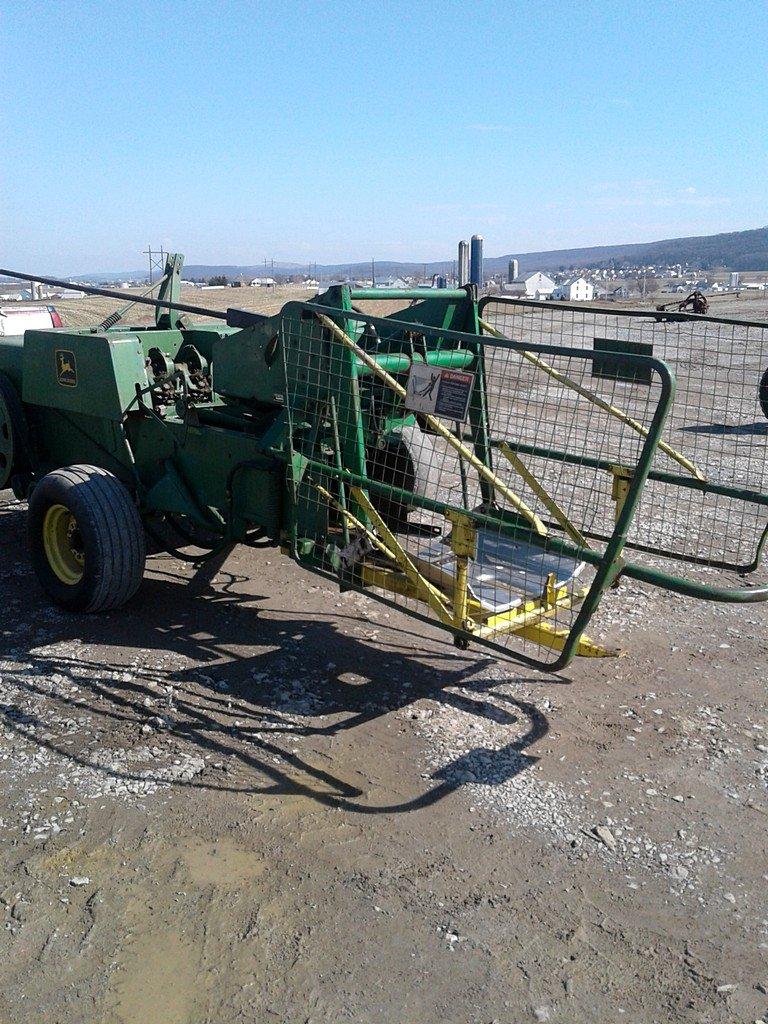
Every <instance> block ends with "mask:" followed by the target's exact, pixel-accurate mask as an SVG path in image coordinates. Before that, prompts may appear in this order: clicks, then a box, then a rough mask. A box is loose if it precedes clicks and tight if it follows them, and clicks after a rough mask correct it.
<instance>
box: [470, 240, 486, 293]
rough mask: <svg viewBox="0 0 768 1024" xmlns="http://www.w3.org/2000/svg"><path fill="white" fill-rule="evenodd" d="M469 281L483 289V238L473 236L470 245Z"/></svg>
mask: <svg viewBox="0 0 768 1024" xmlns="http://www.w3.org/2000/svg"><path fill="white" fill-rule="evenodd" d="M469 281H470V284H474V285H477V287H478V288H482V287H483V236H482V235H472V240H471V242H470V243H469Z"/></svg>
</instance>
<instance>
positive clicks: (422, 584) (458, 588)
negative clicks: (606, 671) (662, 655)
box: [315, 484, 619, 657]
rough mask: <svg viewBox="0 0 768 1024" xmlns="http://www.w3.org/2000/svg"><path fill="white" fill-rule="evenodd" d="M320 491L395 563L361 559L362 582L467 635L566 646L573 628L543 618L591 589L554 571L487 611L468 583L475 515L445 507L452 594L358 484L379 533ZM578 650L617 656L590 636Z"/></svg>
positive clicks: (357, 494)
mask: <svg viewBox="0 0 768 1024" xmlns="http://www.w3.org/2000/svg"><path fill="white" fill-rule="evenodd" d="M315 486H316V488H317V491H318V492H319V493H320V494H321V495H322V496H323V498H325V500H326V501H328V503H329V504H331V505H333V507H334V508H336V509H337V511H338V512H339V513H340V514H341V515H343V516H344V517H345V518H346V520H347V523H348V525H350V526H351V527H353V528H354V529H356V530H359V531H360V532H361V533H363V534H364V535H365V536H367V537H368V539H369V540H370V541H371V543H372V544H373V545H374V546H375V547H376V548H377V550H378V551H379V552H380V553H381V554H382V555H384V557H385V558H387V559H388V560H389V561H391V562H392V563H393V565H391V566H387V565H379V564H377V563H374V562H368V561H365V560H364V561H363V563H362V565H361V567H360V574H361V579H362V582H363V585H364V586H368V587H377V588H379V589H381V590H386V591H389V592H390V593H393V594H398V595H400V596H403V597H408V598H410V599H412V600H417V601H422V602H423V603H424V604H427V605H428V606H429V607H430V608H431V609H432V611H433V612H434V613H435V614H436V615H437V617H438V619H439V620H440V622H441V623H443V625H446V626H450V627H451V628H452V629H454V630H456V631H457V632H459V631H460V632H461V633H468V634H469V635H470V636H475V637H477V638H479V639H480V638H482V639H492V638H494V637H498V636H502V635H504V634H507V633H515V634H517V635H518V636H520V637H522V638H523V639H526V640H531V641H534V642H536V643H538V644H541V645H543V646H545V647H550V648H553V649H554V650H562V648H563V646H564V644H565V641H566V638H567V636H568V633H569V630H567V629H557V628H555V627H554V626H553V625H552V624H551V623H548V622H546V621H545V619H546V618H547V617H548V616H551V615H554V614H555V613H556V612H557V611H558V610H559V609H563V610H565V609H570V608H573V607H574V606H575V605H577V604H578V603H579V602H580V601H582V600H583V599H584V597H585V596H586V594H587V592H588V590H589V587H588V586H584V587H579V588H577V589H574V590H570V591H569V588H568V587H567V586H558V585H557V580H556V578H555V574H554V573H550V575H549V576H548V578H547V582H546V586H545V588H544V592H543V593H542V594H541V595H540V596H539V597H536V598H532V599H530V600H528V601H524V602H522V603H521V604H520V605H518V606H517V607H516V608H511V609H509V611H506V612H500V613H498V614H496V615H492V614H489V613H488V612H487V611H485V609H483V607H482V605H481V604H480V602H479V601H477V599H476V598H475V597H474V595H473V594H472V592H471V590H470V587H469V562H470V559H473V558H475V557H476V554H477V526H476V524H475V522H474V520H473V519H472V517H471V516H468V515H465V514H463V513H461V512H458V511H454V510H453V509H448V510H446V513H445V515H446V519H448V521H449V522H450V523H451V534H450V538H449V543H450V547H451V551H452V552H453V554H454V557H455V559H456V578H455V582H454V583H453V586H452V588H451V589H452V593H447V594H446V593H444V592H443V590H441V589H440V587H438V586H436V585H435V584H434V583H432V582H431V581H430V580H428V579H427V578H426V576H425V575H424V574H423V573H422V572H421V571H420V570H419V567H418V565H417V564H416V563H415V562H414V560H413V559H412V558H411V556H410V555H409V554H408V552H407V551H406V550H405V548H403V546H402V544H401V543H400V542H399V540H398V539H397V537H395V535H394V534H393V533H392V531H391V530H390V529H389V527H388V526H387V524H386V523H385V522H384V520H383V519H382V518H381V516H380V515H379V513H378V512H377V511H376V509H375V508H374V506H373V504H372V503H371V500H370V498H369V497H368V495H367V493H366V492H365V491H364V490H363V489H362V488H360V487H352V488H351V493H352V497H353V498H354V499H355V501H356V502H357V504H358V505H359V507H360V508H361V509H362V510H363V511H364V512H365V514H366V515H367V516H368V517H369V519H370V520H371V522H372V523H373V526H374V528H375V532H374V530H372V529H369V528H368V527H367V526H365V525H364V524H363V523H362V522H361V521H360V520H359V519H357V518H356V517H355V516H354V515H353V514H352V513H351V512H349V511H347V510H346V509H344V508H343V507H342V506H341V504H340V503H339V502H338V501H336V499H335V498H334V497H333V495H332V494H331V493H330V492H329V491H328V490H327V489H326V488H324V487H322V486H320V485H318V484H316V485H315ZM576 653H577V654H579V655H581V656H583V657H607V656H610V655H615V654H618V653H619V652H618V651H614V650H610V649H608V648H606V647H602V646H601V645H599V644H596V643H594V642H593V641H591V640H590V639H589V638H588V637H585V636H582V637H581V639H580V640H579V644H578V648H577V652H576Z"/></svg>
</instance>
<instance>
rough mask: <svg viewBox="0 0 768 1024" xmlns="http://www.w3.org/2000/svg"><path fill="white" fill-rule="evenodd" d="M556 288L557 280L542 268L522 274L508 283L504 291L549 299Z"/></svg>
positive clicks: (528, 297)
mask: <svg viewBox="0 0 768 1024" xmlns="http://www.w3.org/2000/svg"><path fill="white" fill-rule="evenodd" d="M554 290H555V282H554V281H553V280H552V278H551V277H547V275H546V274H542V272H541V271H540V270H536V271H534V273H532V274H521V275H520V276H519V277H516V278H515V280H514V281H512V282H511V283H510V284H508V285H506V286H505V288H504V291H505V292H507V293H509V294H512V295H521V296H525V298H527V299H548V298H549V297H550V296H551V295H552V292H553V291H554Z"/></svg>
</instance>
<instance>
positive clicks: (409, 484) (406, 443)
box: [367, 426, 438, 523]
mask: <svg viewBox="0 0 768 1024" xmlns="http://www.w3.org/2000/svg"><path fill="white" fill-rule="evenodd" d="M367 461H368V472H369V474H370V476H371V479H372V480H378V481H379V482H380V483H384V484H390V485H391V486H393V487H400V488H401V489H402V490H404V491H410V492H411V493H412V494H416V495H418V496H420V497H422V498H423V497H427V496H428V497H430V498H435V497H437V485H436V473H437V464H438V460H437V456H436V453H435V448H434V445H433V443H432V438H431V437H430V436H429V434H425V433H424V432H423V431H422V430H421V428H420V427H418V426H413V427H410V426H405V427H403V428H402V429H401V430H400V431H398V432H397V433H396V434H392V435H391V436H390V437H389V438H387V441H386V444H385V446H384V447H383V448H380V449H376V450H375V451H373V452H369V454H368V460H367ZM371 502H372V503H373V505H374V506H375V507H376V509H377V511H378V512H379V514H380V515H381V517H382V518H383V519H385V520H387V521H388V522H392V523H398V522H405V520H406V519H407V517H408V512H409V511H410V510H411V509H412V508H413V506H412V505H408V504H404V503H402V502H399V501H398V500H397V499H395V498H388V497H387V496H386V495H384V494H379V493H377V492H375V491H373V490H372V491H371Z"/></svg>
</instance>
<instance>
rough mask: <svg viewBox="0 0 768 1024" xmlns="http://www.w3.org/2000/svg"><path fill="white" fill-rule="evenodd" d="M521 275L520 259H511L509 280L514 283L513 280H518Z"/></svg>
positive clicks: (508, 272)
mask: <svg viewBox="0 0 768 1024" xmlns="http://www.w3.org/2000/svg"><path fill="white" fill-rule="evenodd" d="M519 276H520V261H519V260H510V261H509V268H508V270H507V281H508V283H509V284H512V282H513V281H514V280H516V279H517V278H518V277H519Z"/></svg>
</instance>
